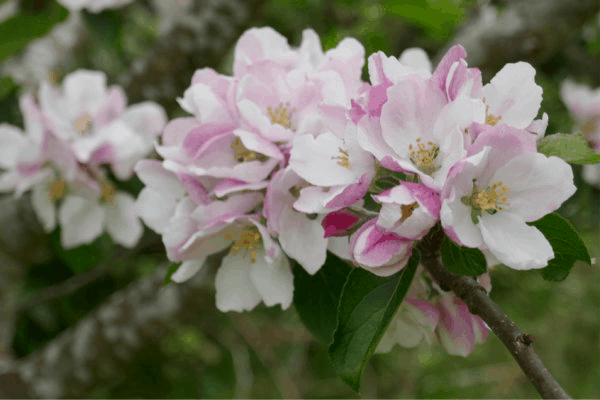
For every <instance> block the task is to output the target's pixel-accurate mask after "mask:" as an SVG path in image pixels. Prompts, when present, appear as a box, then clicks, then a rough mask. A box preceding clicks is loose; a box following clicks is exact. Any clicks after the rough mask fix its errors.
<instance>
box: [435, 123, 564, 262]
mask: <svg viewBox="0 0 600 400" xmlns="http://www.w3.org/2000/svg"><path fill="white" fill-rule="evenodd" d="M467 155H468V157H467V158H466V159H464V160H462V161H460V162H459V163H457V164H456V165H455V166H454V167H453V169H452V171H451V172H450V174H449V177H448V181H447V182H446V185H445V186H444V189H443V191H442V208H441V213H440V217H441V221H442V226H443V227H444V229H445V231H446V233H447V234H448V236H450V237H451V238H452V239H453V240H454V241H455V242H457V243H459V244H461V245H463V246H467V247H477V248H480V249H482V250H483V249H486V250H489V251H490V252H491V253H492V254H493V256H495V257H496V258H497V259H498V260H499V261H500V262H502V263H503V264H505V265H507V266H509V267H511V268H514V269H532V268H543V267H545V266H546V265H547V264H548V261H549V260H551V259H552V258H554V252H553V250H552V247H551V246H550V243H549V242H548V240H547V239H546V238H545V237H544V235H542V233H541V232H540V231H539V230H537V229H536V228H535V227H533V226H529V225H527V224H526V222H532V221H536V220H538V219H540V218H542V217H543V216H544V215H546V214H548V213H551V212H553V211H555V210H556V209H557V208H558V207H560V205H561V204H562V203H563V202H564V201H565V200H567V199H568V198H569V197H570V196H571V195H572V194H573V193H575V190H576V188H575V186H574V184H573V172H572V170H571V167H570V166H569V165H568V164H567V163H566V162H565V161H563V160H562V159H560V158H558V157H554V156H552V157H546V156H545V155H543V154H540V153H537V149H536V140H535V137H534V136H533V135H530V134H527V132H525V131H523V130H520V129H516V128H511V127H509V126H507V125H503V124H499V125H497V126H494V127H492V128H490V129H488V130H486V131H485V132H484V133H482V134H481V135H480V136H479V137H478V138H477V140H476V141H475V143H473V145H472V146H471V147H470V148H469V153H468V154H467Z"/></svg>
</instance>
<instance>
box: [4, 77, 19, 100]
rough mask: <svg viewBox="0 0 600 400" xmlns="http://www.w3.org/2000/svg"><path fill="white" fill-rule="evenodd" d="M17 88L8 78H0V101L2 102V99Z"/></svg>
mask: <svg viewBox="0 0 600 400" xmlns="http://www.w3.org/2000/svg"><path fill="white" fill-rule="evenodd" d="M17 87H18V86H17V84H15V82H13V80H12V78H11V77H10V76H3V77H0V101H2V100H4V98H5V97H6V96H8V95H10V94H11V93H12V92H13V91H14V90H15V89H16V88H17Z"/></svg>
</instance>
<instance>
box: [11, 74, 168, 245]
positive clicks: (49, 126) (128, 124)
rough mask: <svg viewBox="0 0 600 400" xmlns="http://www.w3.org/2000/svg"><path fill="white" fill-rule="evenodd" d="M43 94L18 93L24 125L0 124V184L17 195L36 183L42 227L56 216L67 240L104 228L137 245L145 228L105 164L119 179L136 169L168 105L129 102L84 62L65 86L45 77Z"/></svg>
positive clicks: (75, 241) (87, 237) (85, 238)
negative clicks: (112, 180)
mask: <svg viewBox="0 0 600 400" xmlns="http://www.w3.org/2000/svg"><path fill="white" fill-rule="evenodd" d="M39 99H40V102H39V104H38V103H36V101H35V99H34V98H33V96H30V95H27V96H23V97H22V98H21V99H20V106H21V110H22V113H23V116H24V123H25V132H24V133H23V132H21V131H20V130H19V129H18V128H15V127H11V126H9V125H2V128H0V136H1V139H2V142H3V146H2V152H3V153H5V154H4V157H2V158H3V161H2V167H3V168H4V169H5V172H4V173H3V174H2V175H1V176H0V190H2V191H14V192H15V194H16V195H17V196H20V195H21V194H22V193H24V192H25V191H27V190H29V189H31V191H32V205H33V209H34V211H35V212H36V214H37V216H38V218H39V219H40V221H41V222H42V225H43V227H44V229H45V230H46V231H47V232H50V231H52V230H54V228H55V227H56V224H57V222H58V224H59V225H60V226H61V244H62V245H63V247H65V248H73V247H76V246H79V245H81V244H86V243H90V242H92V241H93V240H95V239H96V238H98V237H99V236H100V235H101V234H102V232H104V231H105V230H106V231H107V232H108V234H109V235H110V236H111V238H112V239H113V240H114V241H115V242H116V243H118V244H120V245H122V246H125V247H133V246H135V244H136V243H137V242H138V240H139V239H140V237H141V235H142V233H143V227H142V225H141V223H140V221H139V218H138V216H137V212H136V210H135V207H134V203H135V198H134V197H133V196H132V195H130V194H128V193H126V192H123V191H120V190H118V189H117V186H116V184H115V182H111V181H110V179H109V178H108V176H107V175H106V173H105V171H104V170H103V169H102V166H103V165H108V166H110V167H111V169H112V171H113V173H114V175H115V177H116V178H117V179H120V180H125V179H129V178H130V177H132V176H133V166H134V164H135V163H136V162H137V161H138V160H139V159H141V158H142V157H145V156H147V155H148V154H149V153H150V152H151V151H152V147H153V142H154V140H155V138H156V136H157V135H158V134H159V133H160V132H161V131H162V129H163V127H164V124H165V122H166V115H165V113H164V111H163V110H162V108H161V107H160V106H158V105H157V104H155V103H151V102H146V103H141V104H136V105H133V106H130V107H126V99H125V97H124V94H123V91H122V89H121V88H119V87H116V86H113V87H111V88H110V89H109V90H108V91H107V90H106V77H105V75H104V74H103V73H101V72H95V71H85V70H80V71H76V72H74V73H72V74H69V75H67V76H66V77H65V79H64V83H63V87H62V90H60V89H57V88H55V87H53V86H52V85H51V83H49V82H43V83H42V85H41V89H40V93H39Z"/></svg>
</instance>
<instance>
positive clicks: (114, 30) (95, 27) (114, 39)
mask: <svg viewBox="0 0 600 400" xmlns="http://www.w3.org/2000/svg"><path fill="white" fill-rule="evenodd" d="M83 16H84V18H85V22H86V24H87V25H88V26H89V28H90V31H91V32H92V33H93V34H94V35H95V36H96V37H98V38H99V39H101V40H102V42H103V43H104V44H105V45H106V46H108V47H119V46H120V45H121V43H119V35H120V33H121V28H122V26H123V23H122V21H121V18H120V17H119V14H118V12H117V11H114V10H106V11H103V12H101V13H97V14H93V13H88V12H84V13H83Z"/></svg>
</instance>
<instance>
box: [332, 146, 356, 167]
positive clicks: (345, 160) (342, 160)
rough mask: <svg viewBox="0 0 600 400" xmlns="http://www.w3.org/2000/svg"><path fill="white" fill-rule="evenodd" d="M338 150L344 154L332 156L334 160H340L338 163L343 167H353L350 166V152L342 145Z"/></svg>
mask: <svg viewBox="0 0 600 400" xmlns="http://www.w3.org/2000/svg"><path fill="white" fill-rule="evenodd" d="M338 150H339V151H340V153H341V154H342V155H341V156H337V157H331V159H332V160H340V161H338V162H337V164H338V165H340V166H342V167H346V168H348V169H352V167H351V166H350V160H349V159H348V152H347V151H346V150H344V149H342V148H341V147H338Z"/></svg>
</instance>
